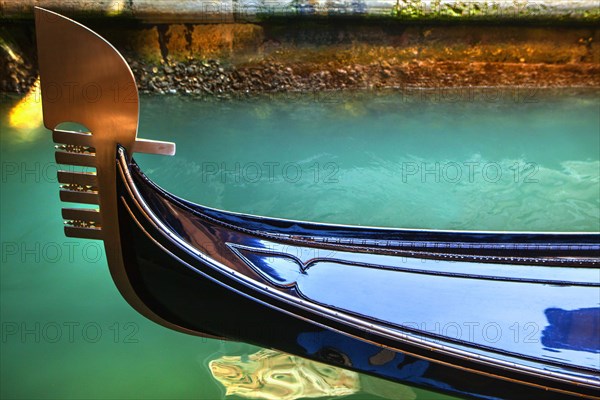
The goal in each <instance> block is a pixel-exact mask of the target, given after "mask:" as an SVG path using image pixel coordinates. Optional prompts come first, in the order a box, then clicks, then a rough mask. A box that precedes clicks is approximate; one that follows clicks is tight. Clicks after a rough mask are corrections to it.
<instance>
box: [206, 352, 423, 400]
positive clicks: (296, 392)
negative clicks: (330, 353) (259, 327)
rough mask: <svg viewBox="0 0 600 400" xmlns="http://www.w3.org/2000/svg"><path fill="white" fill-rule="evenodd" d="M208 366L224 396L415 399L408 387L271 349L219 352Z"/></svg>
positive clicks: (268, 399)
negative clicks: (252, 351) (219, 384)
mask: <svg viewBox="0 0 600 400" xmlns="http://www.w3.org/2000/svg"><path fill="white" fill-rule="evenodd" d="M384 351H385V350H384ZM208 367H209V369H210V372H211V374H212V375H213V377H214V378H215V379H216V380H217V381H219V382H220V383H221V384H222V385H223V386H224V387H225V390H226V392H225V395H226V396H229V395H237V396H240V397H246V398H251V399H265V400H295V399H304V398H318V397H325V396H327V397H328V398H332V397H339V396H347V395H351V394H357V393H360V394H363V395H364V394H366V393H368V394H370V395H374V396H379V397H381V398H385V399H388V400H413V399H415V398H417V396H416V394H415V392H414V391H413V390H412V389H411V388H410V387H408V386H403V385H399V384H396V383H392V382H388V381H385V380H382V379H378V378H374V377H370V376H368V375H359V374H357V373H356V372H353V371H349V370H347V369H343V368H337V367H332V366H329V365H327V364H322V363H318V362H315V361H312V360H307V359H304V358H301V357H297V356H294V355H291V354H285V353H281V352H279V351H275V350H270V349H262V350H259V351H257V352H254V353H251V354H244V355H237V356H235V355H233V356H231V355H220V356H217V357H215V358H214V359H211V360H210V361H209V362H208Z"/></svg>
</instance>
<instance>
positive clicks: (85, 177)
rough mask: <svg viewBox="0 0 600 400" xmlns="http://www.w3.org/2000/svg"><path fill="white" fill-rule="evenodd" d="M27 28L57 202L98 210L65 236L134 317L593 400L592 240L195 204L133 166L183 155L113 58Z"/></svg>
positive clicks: (494, 389) (523, 391) (598, 328)
mask: <svg viewBox="0 0 600 400" xmlns="http://www.w3.org/2000/svg"><path fill="white" fill-rule="evenodd" d="M35 18H36V32H37V46H38V61H39V69H40V79H41V93H42V101H43V114H44V125H45V126H46V128H48V129H50V130H52V134H53V140H54V142H55V143H56V144H57V146H56V162H57V163H59V164H64V165H70V166H74V167H73V168H69V169H68V170H61V171H59V172H58V180H59V182H60V184H61V188H60V198H61V199H62V200H63V201H65V202H72V203H82V204H88V205H96V206H97V207H96V206H92V207H91V208H64V209H63V210H62V216H63V218H64V220H65V228H64V229H65V234H66V236H68V237H77V238H85V239H98V240H102V241H103V242H104V247H105V250H106V256H107V260H108V266H109V269H110V273H111V276H112V278H113V280H114V282H115V284H116V286H117V288H118V289H119V291H120V293H121V294H122V296H123V297H124V298H125V300H126V301H127V302H128V303H129V304H130V305H131V306H132V307H133V308H134V309H136V310H137V311H138V312H139V313H141V314H142V315H144V316H145V317H147V318H149V319H151V320H152V321H154V322H156V323H158V324H161V325H163V326H165V327H167V328H170V329H174V330H177V331H180V332H185V333H188V334H192V335H197V336H204V337H210V338H225V339H229V340H235V341H242V342H247V343H252V344H256V345H260V346H263V347H268V348H273V349H278V350H281V351H284V352H288V353H291V354H295V355H298V356H301V357H305V358H308V359H312V360H316V361H320V362H323V363H327V364H330V365H334V366H339V367H343V368H347V369H350V370H355V371H359V372H362V373H365V374H370V375H374V376H378V377H381V378H385V379H388V380H392V381H396V382H401V383H405V384H409V385H413V386H417V387H422V388H425V389H429V390H433V391H438V392H444V393H449V394H452V395H455V396H459V397H465V398H481V399H565V398H595V399H600V377H599V374H598V371H599V368H600V365H599V364H600V361H599V359H600V275H599V274H600V272H599V271H600V270H599V267H600V257H599V254H600V234H599V233H543V232H541V233H540V232H537V233H536V232H480V231H477V232H471V231H438V230H417V229H389V228H375V227H358V226H343V225H333V224H321V223H313V222H301V221H291V220H285V219H275V218H267V217H260V216H253V215H245V214H239V213H234V212H228V211H223V210H218V209H214V208H209V207H204V206H201V205H197V204H193V203H191V202H189V201H186V200H183V199H181V198H179V197H176V196H174V195H172V194H170V193H168V192H166V191H164V190H163V189H161V188H160V187H158V186H157V185H156V184H154V183H153V182H152V181H151V180H150V179H148V177H146V176H145V175H144V173H143V172H142V171H141V170H140V168H139V167H138V165H137V164H136V163H135V161H134V160H133V158H132V155H133V154H134V153H135V152H138V153H152V154H163V155H173V154H174V153H175V145H174V144H172V143H167V142H159V141H151V140H144V139H140V138H137V127H138V114H139V98H138V93H137V89H136V85H135V79H134V77H133V74H132V72H131V70H130V68H129V67H128V65H127V63H126V61H125V60H124V59H123V57H122V56H121V55H120V54H119V53H118V51H117V50H115V48H113V47H112V46H111V45H110V44H109V43H108V42H107V41H105V40H104V39H103V38H101V37H100V36H98V35H97V34H95V33H94V32H93V31H91V30H89V29H88V28H86V27H85V26H83V25H81V24H79V23H77V22H75V21H72V20H70V19H68V18H65V17H63V16H61V15H59V14H56V13H53V12H51V11H48V10H44V9H41V8H36V9H35ZM115 88H116V89H117V90H118V91H121V92H119V93H120V94H121V95H119V96H115ZM63 122H76V123H79V124H81V125H83V126H85V127H86V128H87V129H89V132H75V131H69V130H65V129H59V125H61V124H62V123H63ZM78 168H79V169H78ZM90 169H95V172H89V171H90ZM98 301H101V299H98Z"/></svg>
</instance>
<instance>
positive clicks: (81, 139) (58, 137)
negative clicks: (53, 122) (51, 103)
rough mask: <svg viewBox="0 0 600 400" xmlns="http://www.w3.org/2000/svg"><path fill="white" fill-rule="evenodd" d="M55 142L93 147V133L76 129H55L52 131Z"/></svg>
mask: <svg viewBox="0 0 600 400" xmlns="http://www.w3.org/2000/svg"><path fill="white" fill-rule="evenodd" d="M52 140H53V141H54V143H65V144H69V145H73V146H86V147H92V135H91V134H89V133H81V132H74V131H65V130H62V129H55V130H53V131H52Z"/></svg>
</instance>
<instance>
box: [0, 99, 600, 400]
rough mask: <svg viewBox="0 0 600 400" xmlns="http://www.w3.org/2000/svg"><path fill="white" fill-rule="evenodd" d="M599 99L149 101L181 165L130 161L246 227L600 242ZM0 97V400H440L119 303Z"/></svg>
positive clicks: (42, 136) (34, 137)
mask: <svg viewBox="0 0 600 400" xmlns="http://www.w3.org/2000/svg"><path fill="white" fill-rule="evenodd" d="M597 95H598V92H579V93H574V92H571V91H569V92H567V91H561V92H552V93H546V92H541V91H529V92H515V91H510V90H503V91H492V92H465V91H463V92H455V93H453V94H452V95H451V96H449V95H448V93H439V92H410V93H406V92H405V93H386V94H379V95H364V94H362V95H358V94H349V95H348V94H346V95H343V96H341V95H302V96H300V95H297V96H287V97H265V98H261V99H254V100H251V101H250V100H236V101H217V102H215V101H211V102H204V101H198V100H195V101H194V100H189V99H182V98H176V97H172V98H167V97H145V98H142V110H141V126H140V136H141V137H146V138H156V139H162V140H171V141H175V142H177V146H178V147H177V155H176V156H175V157H159V156H151V155H139V156H137V157H136V159H137V160H138V162H139V163H140V164H141V166H142V168H143V170H144V171H145V172H146V173H147V174H148V175H149V176H150V178H152V179H154V180H155V181H156V182H157V183H158V184H160V185H161V186H163V187H164V188H166V189H167V190H169V191H171V192H173V193H175V194H177V195H180V196H182V197H185V198H186V199H188V200H192V201H195V202H198V203H202V204H206V205H210V206H214V207H219V208H224V209H228V210H234V211H241V212H248V213H253V214H262V215H271V216H277V217H285V218H293V219H306V220H314V221H325V222H334V223H343V224H360V225H379V226H392V227H414V228H439V229H477V230H520V231H531V230H543V231H597V230H599V228H600V227H599V224H600V183H599V169H600V156H599V152H600V131H599V129H600V103H599V100H598V97H597ZM5 100H6V101H4V102H3V103H2V104H1V105H0V107H1V109H0V111H1V114H0V117H1V124H2V125H1V128H2V130H1V136H0V144H1V153H0V155H1V162H2V181H1V191H0V200H1V204H0V207H1V216H2V223H1V228H0V229H1V235H2V238H1V240H2V268H1V270H0V273H1V275H0V277H1V290H0V299H1V302H0V307H1V319H2V337H1V346H2V351H1V352H0V360H1V361H0V367H1V371H0V373H1V375H0V378H1V385H0V394H1V396H0V397H2V398H20V399H31V398H44V399H49V398H73V399H75V398H77V399H79V398H90V399H91V398H94V399H97V398H115V399H116V398H119V399H122V398H140V397H142V398H157V399H158V398H178V399H179V398H200V399H218V398H222V397H224V396H225V393H229V394H230V395H232V396H237V397H235V398H242V397H244V396H245V397H248V396H252V397H259V398H265V399H270V398H273V399H280V398H281V399H283V398H285V399H295V398H302V397H304V398H306V397H319V396H320V397H325V398H337V397H340V396H349V397H348V398H355V399H376V398H394V399H415V398H416V399H442V398H446V397H445V396H442V395H439V394H434V393H430V392H425V391H423V390H420V389H415V388H409V387H405V386H402V385H398V384H392V383H388V382H383V381H380V380H376V379H373V378H369V377H366V376H363V375H357V374H354V373H350V372H348V371H343V370H338V369H334V368H330V367H326V366H322V365H319V364H314V363H311V362H309V361H306V360H302V359H298V358H296V357H291V356H287V355H284V354H281V353H277V352H273V351H270V350H262V349H260V348H255V347H253V346H250V345H246V344H240V343H224V342H220V341H216V340H206V339H199V338H194V337H188V336H185V335H183V334H179V333H175V332H171V331H169V330H166V329H164V328H161V327H159V326H156V325H154V324H152V323H150V322H147V321H146V320H145V319H143V318H142V317H140V316H139V315H137V314H136V313H135V312H134V311H133V310H131V309H130V308H129V306H127V305H126V304H125V302H124V301H123V300H122V299H121V297H120V295H119V294H118V293H117V291H116V289H115V288H114V285H113V284H112V282H111V280H110V277H109V274H108V272H107V268H106V259H105V257H104V256H103V254H102V251H103V248H102V246H101V245H100V244H98V243H96V242H86V241H80V240H75V239H66V238H64V237H63V234H62V228H61V225H62V220H61V218H60V211H59V209H60V207H61V204H60V202H59V201H58V194H57V190H58V189H57V184H56V179H55V172H56V166H55V165H54V164H53V151H52V143H51V138H50V134H49V133H48V132H47V131H45V130H44V129H43V128H41V127H40V126H39V121H40V120H39V108H36V107H37V106H36V105H35V104H33V105H31V106H27V105H25V106H20V107H21V108H20V109H19V108H18V107H19V106H17V104H18V102H19V99H18V98H8V99H5ZM15 110H17V111H15ZM210 306H218V305H210V304H207V307H210ZM269 377H274V378H275V379H268V378H269ZM277 377H279V378H281V377H284V378H285V379H279V380H277ZM261 382H270V383H268V384H263V383H261ZM274 382H277V383H274Z"/></svg>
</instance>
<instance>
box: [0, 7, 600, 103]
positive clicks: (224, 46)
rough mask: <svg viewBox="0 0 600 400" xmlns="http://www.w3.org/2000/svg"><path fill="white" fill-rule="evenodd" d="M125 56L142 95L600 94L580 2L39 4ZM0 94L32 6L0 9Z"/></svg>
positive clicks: (10, 87) (15, 72)
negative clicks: (460, 90)
mask: <svg viewBox="0 0 600 400" xmlns="http://www.w3.org/2000/svg"><path fill="white" fill-rule="evenodd" d="M36 4H40V5H42V6H46V7H48V8H50V9H53V10H57V11H60V12H62V13H64V14H65V15H68V16H72V17H73V18H75V19H77V20H79V21H81V22H83V23H84V24H86V25H87V26H89V27H90V28H92V29H94V30H96V31H97V32H98V33H100V34H101V35H102V36H104V37H105V38H107V39H108V40H109V41H110V42H111V43H113V44H114V45H115V46H116V47H117V48H118V49H119V50H120V51H121V52H122V53H123V54H124V55H125V57H126V58H127V60H128V61H129V63H130V65H131V67H132V69H133V71H134V74H135V75H136V78H137V80H138V83H139V87H140V90H141V91H142V92H151V93H173V94H175V93H177V94H187V95H194V96H222V97H227V96H232V95H236V94H243V95H247V94H253V93H262V92H281V91H320V90H337V89H376V88H413V87H416V88H422V87H427V88H431V87H464V86H476V87H481V86H486V87H488V86H495V87H505V86H527V87H569V86H591V87H600V11H599V10H600V6H598V3H597V2H586V1H569V2H567V1H548V0H546V1H543V2H536V3H533V2H530V3H525V2H523V3H522V4H521V3H518V2H514V1H511V2H505V1H501V2H495V3H493V2H479V3H467V2H441V1H437V2H436V1H430V2H423V1H403V0H399V1H396V2H385V1H354V0H353V1H348V2H335V1H329V2H324V1H292V2H285V3H284V2H277V1H272V2H268V1H266V0H264V1H263V0H260V1H253V2H250V1H246V2H241V1H233V2H232V1H230V2H208V1H180V2H176V1H162V2H160V1H159V2H150V1H138V0H130V1H94V2H91V1H87V2H86V1H74V2H70V3H69V2H66V1H62V2H59V1H37V2H36ZM0 5H1V8H0V11H1V14H0V21H1V22H2V24H1V27H0V90H1V91H4V92H24V91H26V90H27V89H28V87H29V86H30V85H31V84H32V83H33V82H34V81H35V79H36V76H37V69H36V57H35V34H34V33H35V32H34V27H33V20H32V5H33V2H32V1H29V2H28V1H24V2H23V1H20V2H17V1H12V0H11V1H3V2H0Z"/></svg>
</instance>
